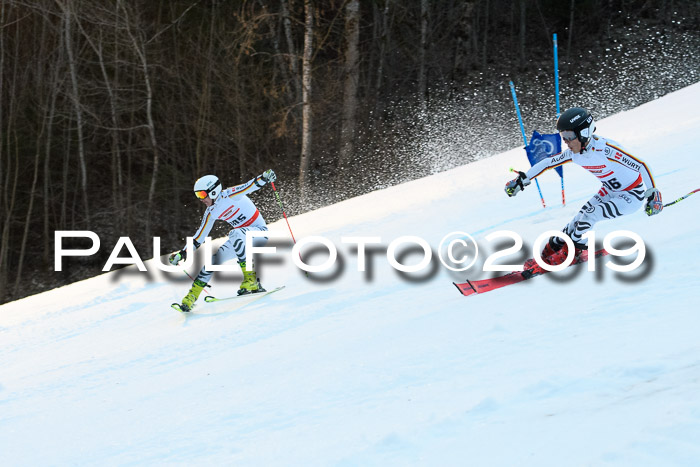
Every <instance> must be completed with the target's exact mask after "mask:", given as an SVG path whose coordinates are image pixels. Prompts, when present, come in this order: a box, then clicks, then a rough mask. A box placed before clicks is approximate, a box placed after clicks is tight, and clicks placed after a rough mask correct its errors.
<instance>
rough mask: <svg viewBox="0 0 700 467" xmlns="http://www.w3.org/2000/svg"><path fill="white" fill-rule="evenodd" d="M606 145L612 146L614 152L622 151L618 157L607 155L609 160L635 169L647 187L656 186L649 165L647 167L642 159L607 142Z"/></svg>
mask: <svg viewBox="0 0 700 467" xmlns="http://www.w3.org/2000/svg"><path fill="white" fill-rule="evenodd" d="M608 146H610V147H611V148H613V149H614V150H615V151H616V153H622V154H620V156H622V157H620V158H619V159H617V158H616V157H611V156H610V155H608V160H609V161H612V162H617V163H618V164H620V165H622V166H625V167H627V168H629V169H632V170H636V171H637V172H639V175H641V176H642V181H643V182H644V185H645V186H646V187H647V189H652V188H656V183H654V177H653V176H652V175H651V170H649V167H647V165H646V163H644V161H643V160H641V159H637V158H636V157H634V156H633V155H632V154H630V153H628V152H626V151H624V150H622V149H621V148H618V147H616V146H613V145H611V144H609V143H608ZM606 153H607V151H606Z"/></svg>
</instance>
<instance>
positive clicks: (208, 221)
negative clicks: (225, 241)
mask: <svg viewBox="0 0 700 467" xmlns="http://www.w3.org/2000/svg"><path fill="white" fill-rule="evenodd" d="M214 221H216V219H215V218H214V216H212V215H211V209H207V210H206V211H205V212H204V217H202V223H201V225H200V226H199V228H198V229H197V231H196V232H195V233H194V236H193V237H192V246H193V249H192V250H193V251H194V250H196V249H197V248H199V246H200V245H201V244H202V243H204V241H205V240H206V239H207V236H209V232H211V229H212V227H214ZM186 248H187V246H185V247H183V248H182V249H183V250H185V249H186Z"/></svg>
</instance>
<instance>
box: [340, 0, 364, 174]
mask: <svg viewBox="0 0 700 467" xmlns="http://www.w3.org/2000/svg"><path fill="white" fill-rule="evenodd" d="M345 36H346V38H347V48H346V50H345V86H344V90H343V121H342V129H341V132H340V157H339V158H338V165H339V168H340V170H339V171H338V174H341V173H342V172H343V168H344V167H345V166H346V164H348V163H349V162H350V160H351V159H352V157H353V153H354V152H355V127H356V123H357V122H356V119H357V86H358V83H359V80H360V66H359V64H360V54H359V50H358V45H359V42H360V2H359V0H350V1H349V2H348V3H347V5H346V7H345Z"/></svg>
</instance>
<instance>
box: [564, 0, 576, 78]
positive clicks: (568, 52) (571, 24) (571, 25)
mask: <svg viewBox="0 0 700 467" xmlns="http://www.w3.org/2000/svg"><path fill="white" fill-rule="evenodd" d="M574 2H575V0H571V8H570V11H571V16H570V18H569V38H568V39H567V41H566V63H567V65H568V64H569V63H571V62H570V58H571V39H572V38H573V36H574V9H575V7H576V5H575V4H574Z"/></svg>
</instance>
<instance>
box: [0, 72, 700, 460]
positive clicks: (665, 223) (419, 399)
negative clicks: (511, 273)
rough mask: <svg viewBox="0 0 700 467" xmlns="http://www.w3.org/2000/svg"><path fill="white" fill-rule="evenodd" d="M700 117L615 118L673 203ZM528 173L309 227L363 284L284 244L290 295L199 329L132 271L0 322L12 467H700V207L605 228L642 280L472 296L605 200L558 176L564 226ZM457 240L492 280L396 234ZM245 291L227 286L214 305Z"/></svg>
mask: <svg viewBox="0 0 700 467" xmlns="http://www.w3.org/2000/svg"><path fill="white" fill-rule="evenodd" d="M697 102H700V84H696V85H693V86H690V87H688V88H685V89H683V90H680V91H678V92H675V93H672V94H669V95H667V96H665V97H663V98H661V99H659V100H656V101H653V102H650V103H647V104H645V105H642V106H641V107H639V108H637V109H634V110H631V111H628V112H624V113H621V114H618V115H615V116H612V117H610V118H607V119H605V120H603V121H601V122H598V133H599V134H601V135H604V136H608V137H610V138H612V139H614V140H617V141H619V142H620V143H622V144H623V145H624V146H626V147H627V148H628V149H629V150H630V151H631V152H632V153H634V154H635V155H638V156H639V157H641V158H642V159H644V160H645V161H646V162H647V163H648V164H649V166H650V167H651V169H652V171H653V173H654V174H655V178H656V181H657V184H658V185H659V187H660V189H661V192H662V194H663V196H664V201H665V202H667V203H668V202H670V201H673V200H675V199H676V198H678V197H680V196H682V195H684V194H686V193H687V192H689V191H691V190H693V189H695V188H698V183H700V182H698V177H697V173H698V169H700V162H698V157H697V149H696V147H695V145H694V144H693V142H692V139H691V138H689V136H690V135H693V134H696V133H697V132H698V131H699V130H700V116H698V115H697V113H696V109H695V106H694V104H695V103H697ZM543 130H544V129H543ZM525 164H526V158H525V155H524V152H523V151H522V149H521V148H516V149H513V150H511V151H508V152H506V153H503V154H499V155H496V156H493V157H491V158H489V159H485V160H481V161H478V162H475V163H472V164H468V165H465V166H463V167H459V168H456V169H453V170H450V171H447V172H443V173H440V174H436V175H433V176H431V177H427V178H425V179H422V180H417V181H413V182H409V183H405V184H403V185H399V186H395V187H392V188H388V189H385V190H380V191H377V192H374V193H370V194H367V195H364V196H361V197H358V198H355V199H351V200H347V201H344V202H342V203H338V204H337V205H334V206H329V207H326V208H322V209H319V210H318V211H315V212H310V213H306V214H302V215H299V216H296V217H293V218H290V223H291V225H292V226H293V228H294V229H295V235H296V236H297V239H300V238H303V237H305V236H310V235H322V236H325V237H326V238H328V239H330V240H331V241H333V242H334V244H335V245H336V246H337V247H338V250H339V256H340V259H341V261H342V265H341V266H339V267H338V269H337V270H335V271H331V272H328V273H323V274H319V275H313V274H312V277H314V278H313V279H309V278H306V277H305V276H304V275H303V274H302V273H300V271H299V270H297V269H295V267H294V266H293V264H292V262H291V260H290V258H289V254H290V251H291V249H290V248H289V247H288V245H287V246H284V247H280V248H279V255H280V257H281V258H283V259H284V260H281V261H277V262H274V261H273V262H268V263H265V264H264V265H263V266H262V270H261V275H262V277H263V283H264V284H265V285H266V286H269V287H274V286H277V285H282V284H284V285H286V286H287V287H286V288H285V289H284V290H282V291H280V292H277V293H275V294H272V295H270V296H268V297H264V298H262V299H260V300H259V301H257V302H254V303H251V304H250V305H247V306H242V305H243V303H239V302H238V301H232V302H218V303H211V304H207V303H204V302H203V300H201V299H200V303H199V305H198V308H197V310H196V311H197V314H193V315H191V316H184V315H182V314H179V313H177V312H176V311H174V310H172V309H170V307H169V305H170V303H171V302H173V301H177V300H179V299H181V298H182V296H183V295H184V293H185V292H186V289H187V287H188V286H189V283H188V282H187V281H185V280H183V279H182V278H181V277H169V276H167V275H165V274H164V273H155V272H154V273H152V274H151V275H150V276H149V277H145V276H143V275H140V274H139V273H136V272H133V271H131V272H129V271H119V272H113V273H108V274H104V275H102V276H99V277H96V278H93V279H89V280H86V281H82V282H79V283H76V284H72V285H69V286H66V287H61V288H59V289H55V290H53V291H49V292H46V293H43V294H39V295H36V296H33V297H28V298H25V299H22V300H18V301H16V302H12V303H8V304H5V305H2V306H0V352H1V355H2V357H3V358H2V359H1V360H0V453H2V454H1V457H2V459H3V461H2V463H3V465H33V466H34V465H131V464H135V465H139V464H140V465H154V464H155V465H188V466H189V465H329V464H330V465H402V466H403V465H507V466H512V465H533V466H543V465H552V466H560V465H624V466H627V465H630V466H639V465H699V464H700V442H698V440H700V339H698V338H697V334H698V329H699V328H700V326H699V325H700V318H699V317H698V313H697V310H698V302H699V300H698V298H699V296H700V293H699V292H698V291H699V290H700V275H699V274H698V273H697V269H696V268H697V265H698V264H700V250H699V249H698V248H697V245H698V244H700V217H699V216H698V213H699V212H700V209H699V208H698V206H699V204H698V203H700V194H699V195H696V196H692V197H689V198H688V199H686V200H684V201H682V202H681V203H678V204H677V205H674V206H672V207H669V208H668V209H667V210H665V211H664V212H663V213H661V214H660V215H659V216H655V217H653V218H649V217H647V216H646V215H644V214H643V212H641V211H640V212H638V213H636V214H634V215H630V216H627V217H623V218H620V219H617V220H615V221H612V222H606V223H601V224H598V225H597V226H596V229H595V230H596V233H597V238H598V241H602V238H603V236H604V235H606V234H607V233H610V232H612V231H614V230H623V229H624V230H631V231H633V232H637V233H638V234H640V235H641V236H642V237H643V238H644V241H645V243H646V246H647V249H648V259H647V260H646V262H645V265H644V266H643V267H642V268H641V269H640V271H638V272H635V273H630V274H621V273H615V272H613V271H611V270H609V269H607V268H606V267H605V266H604V265H605V262H606V261H607V260H606V259H603V260H599V261H597V262H596V264H595V266H596V272H590V271H588V270H586V266H584V265H581V266H578V267H575V268H571V270H567V271H564V272H563V273H561V274H548V275H546V276H542V277H538V278H535V279H533V280H531V281H527V282H525V283H522V284H519V285H514V286H508V287H505V288H503V289H500V290H497V291H493V292H489V293H488V294H484V295H476V296H472V297H462V296H461V295H460V294H459V293H458V292H457V290H456V289H455V288H454V286H453V285H452V283H451V282H452V281H455V280H457V281H460V282H461V281H463V280H464V279H465V278H466V277H469V278H473V279H478V278H480V277H485V275H486V273H483V272H480V266H481V265H483V260H484V258H485V255H488V254H490V253H491V252H492V250H493V248H494V247H493V245H490V244H489V242H488V241H486V240H485V238H484V237H485V236H486V235H488V234H489V233H491V232H493V231H496V230H512V231H515V232H517V233H518V234H520V235H521V236H522V237H523V239H524V242H525V248H526V250H527V249H528V248H531V245H532V243H533V241H534V239H535V238H536V237H537V236H538V235H539V234H540V233H542V232H544V231H545V230H560V229H561V228H562V227H563V226H564V225H565V224H566V223H567V222H568V221H569V219H570V218H571V217H572V216H573V215H574V214H575V213H576V212H577V211H578V209H579V208H580V206H581V205H582V204H584V203H585V202H586V201H587V200H588V199H589V198H590V197H591V196H592V194H593V193H594V192H595V191H597V189H598V183H597V181H596V180H595V179H593V177H591V176H590V175H589V174H588V173H587V172H585V171H584V170H583V169H581V168H579V167H575V166H573V165H567V166H565V170H564V173H565V183H566V195H567V205H566V206H565V207H562V206H561V205H560V204H561V201H560V200H561V192H560V182H559V178H558V176H556V175H554V174H553V173H552V174H550V173H547V174H544V175H543V176H542V177H541V179H540V186H541V187H542V191H543V195H544V197H545V199H546V200H547V203H548V206H547V208H546V209H543V208H542V206H541V204H540V201H539V194H538V192H537V189H536V187H535V186H534V185H533V186H531V187H529V188H528V189H527V190H526V191H524V192H523V193H521V194H520V195H518V197H516V198H512V199H509V198H507V197H506V196H505V194H504V193H503V185H504V183H505V182H506V181H507V180H508V178H509V176H510V173H509V172H508V168H509V167H523V166H524V165H525ZM280 183H283V181H280ZM267 195H270V194H269V193H267V194H265V193H264V192H261V193H258V194H256V195H255V196H267ZM270 196H271V195H270ZM194 227H195V226H193V229H194ZM271 229H272V230H276V231H280V232H286V229H287V227H286V224H284V223H282V222H278V223H275V224H273V225H271ZM454 231H464V232H467V233H470V234H471V235H473V236H474V237H475V238H476V239H477V241H478V242H479V246H480V248H482V250H483V251H482V252H481V254H480V258H479V262H477V264H476V265H475V266H474V268H473V269H471V270H469V271H465V272H461V273H453V272H450V271H447V270H446V269H445V268H443V267H442V266H440V265H439V264H438V263H437V259H436V258H434V259H433V263H436V264H431V268H432V269H430V273H428V274H423V275H421V274H416V275H411V274H408V275H402V274H399V273H398V272H396V271H394V270H393V269H391V267H390V266H389V264H388V262H387V259H386V256H385V250H386V247H387V245H388V243H389V242H391V241H392V240H393V239H395V238H398V237H400V236H404V235H417V236H420V237H422V238H425V239H426V240H427V241H428V242H429V243H430V244H431V246H432V247H433V249H434V251H435V249H436V248H437V246H438V244H439V242H440V240H441V239H442V237H443V236H444V235H446V234H447V233H449V232H454ZM370 235H372V236H381V238H382V244H381V245H378V246H377V248H375V249H373V250H372V254H371V255H370V256H368V260H367V271H366V272H360V271H358V270H357V265H358V261H357V258H356V251H355V250H353V249H352V248H351V247H350V246H349V245H346V244H342V243H341V241H340V239H341V237H344V236H370ZM218 242H219V243H220V240H219V241H218ZM215 243H217V242H215ZM529 253H530V252H529V251H522V252H520V253H519V254H518V255H517V258H518V260H521V259H524V258H525V257H527V256H530V254H529ZM417 258H418V256H417V255H414V254H408V255H407V256H406V258H405V262H406V263H407V264H413V263H411V262H412V261H417ZM307 259H309V260H310V262H311V263H321V262H323V260H325V253H318V254H314V255H310V257H309V258H307ZM161 260H162V258H161ZM504 261H506V262H517V260H515V259H514V257H508V258H504ZM146 264H147V266H148V267H149V270H150V269H155V268H154V266H153V261H148V262H146ZM234 266H235V265H234ZM193 269H194V268H193ZM416 276H419V277H422V280H417V279H416ZM423 276H425V277H423ZM237 280H238V278H237V276H236V273H225V274H219V275H218V276H217V275H215V279H214V281H213V290H215V291H216V292H212V293H214V294H215V295H217V296H222V297H223V296H228V295H230V294H233V293H235V289H236V287H237ZM242 301H243V300H241V302H242Z"/></svg>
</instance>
